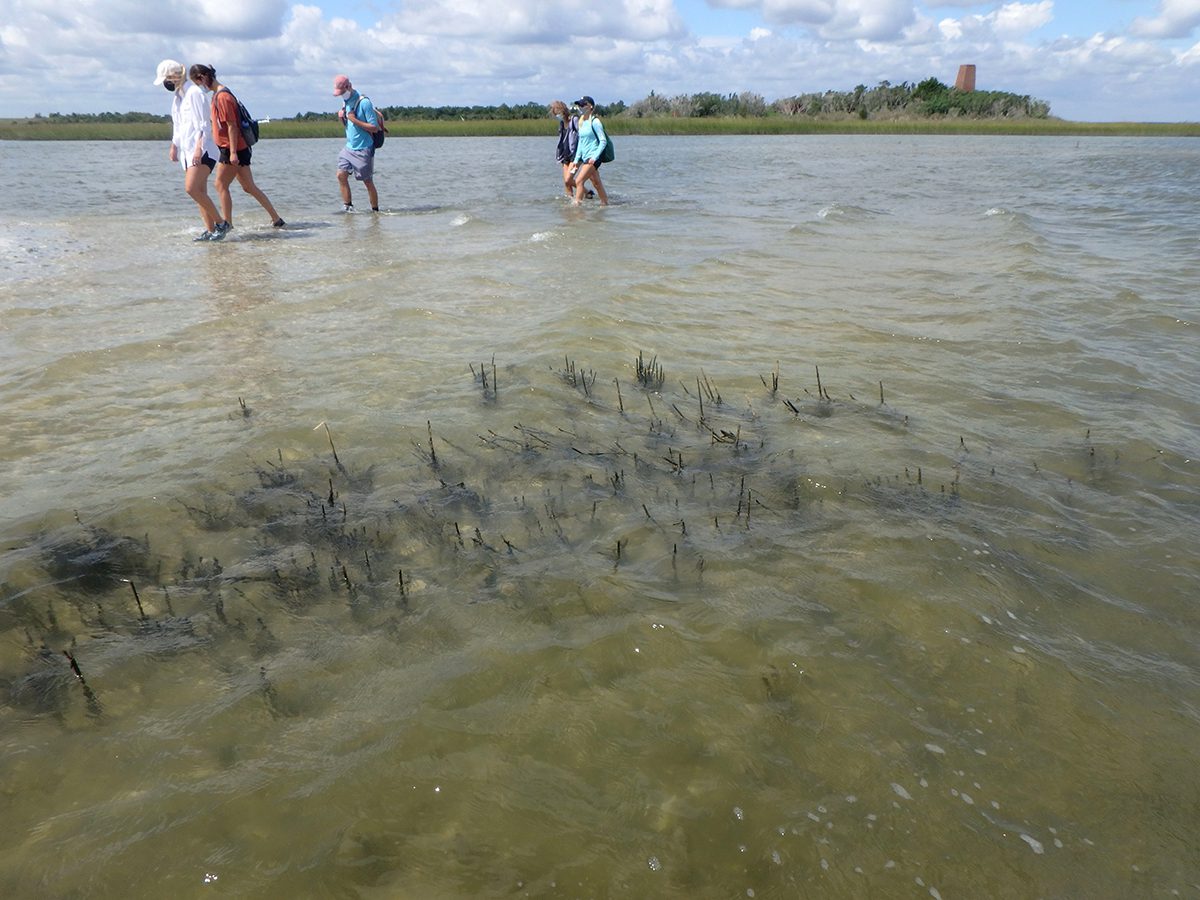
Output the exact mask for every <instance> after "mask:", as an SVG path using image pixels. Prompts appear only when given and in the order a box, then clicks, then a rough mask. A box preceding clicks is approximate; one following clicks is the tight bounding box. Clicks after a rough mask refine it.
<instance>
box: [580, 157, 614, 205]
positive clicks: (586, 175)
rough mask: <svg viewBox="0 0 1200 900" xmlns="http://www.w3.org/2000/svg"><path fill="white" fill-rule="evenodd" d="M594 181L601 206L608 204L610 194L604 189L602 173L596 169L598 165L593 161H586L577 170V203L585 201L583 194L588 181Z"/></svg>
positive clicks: (593, 185)
mask: <svg viewBox="0 0 1200 900" xmlns="http://www.w3.org/2000/svg"><path fill="white" fill-rule="evenodd" d="M589 181H590V182H591V183H592V187H594V188H595V189H596V196H597V197H599V198H600V205H601V206H608V194H607V193H605V191H604V185H603V184H602V183H601V181H600V173H599V172H598V171H596V167H595V166H593V165H592V164H591V163H588V162H585V163H583V164H581V165H580V166H579V168H578V169H576V170H575V201H574V202H575V203H582V202H583V194H584V190H585V186H586V183H587V182H589Z"/></svg>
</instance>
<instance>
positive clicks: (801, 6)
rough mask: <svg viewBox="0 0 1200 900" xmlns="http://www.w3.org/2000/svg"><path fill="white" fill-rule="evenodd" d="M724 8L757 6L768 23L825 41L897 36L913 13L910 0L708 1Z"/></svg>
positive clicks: (752, 7)
mask: <svg viewBox="0 0 1200 900" xmlns="http://www.w3.org/2000/svg"><path fill="white" fill-rule="evenodd" d="M709 5H710V6H715V7H723V8H726V9H757V10H758V11H759V12H760V13H761V14H762V17H763V18H764V19H765V20H766V21H767V22H770V23H772V24H778V25H798V26H802V27H805V28H808V29H811V30H812V31H813V33H814V34H816V35H818V36H819V37H822V38H825V39H828V40H853V39H858V38H865V39H868V40H887V39H889V38H895V37H899V36H900V35H901V33H902V31H903V29H904V27H905V26H906V25H908V24H909V23H911V22H912V21H913V19H914V17H915V15H916V13H915V10H914V7H913V2H912V0H709Z"/></svg>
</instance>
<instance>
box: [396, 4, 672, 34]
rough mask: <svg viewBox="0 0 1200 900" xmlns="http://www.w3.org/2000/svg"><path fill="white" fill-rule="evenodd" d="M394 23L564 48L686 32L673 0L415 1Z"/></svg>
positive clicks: (408, 27) (425, 30)
mask: <svg viewBox="0 0 1200 900" xmlns="http://www.w3.org/2000/svg"><path fill="white" fill-rule="evenodd" d="M392 22H393V23H394V25H395V27H397V28H400V29H403V30H405V31H411V32H416V33H419V34H429V35H444V36H451V37H478V38H484V39H487V40H489V41H501V42H504V43H523V44H554V43H561V42H562V41H563V40H564V39H565V38H566V37H567V36H568V35H572V34H573V35H581V36H582V35H598V36H602V37H609V38H614V39H625V40H638V41H657V40H667V39H674V38H680V37H682V36H683V35H684V34H685V33H686V31H687V29H686V28H685V26H684V24H683V19H682V18H681V17H680V15H679V11H678V10H677V9H676V8H675V3H674V2H673V0H618V2H609V3H594V2H590V0H558V2H554V3H546V2H543V0H505V2H504V3H502V4H501V3H496V4H492V3H478V2H469V0H413V2H407V3H405V4H404V5H403V6H402V7H401V9H400V11H399V12H398V13H397V14H396V15H395V17H394V18H393V19H392Z"/></svg>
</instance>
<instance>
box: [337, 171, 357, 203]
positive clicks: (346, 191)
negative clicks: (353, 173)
mask: <svg viewBox="0 0 1200 900" xmlns="http://www.w3.org/2000/svg"><path fill="white" fill-rule="evenodd" d="M337 179H338V189H339V190H341V192H342V202H343V203H344V204H346V205H347V206H350V205H352V204H353V202H354V201H352V200H351V199H350V173H349V172H347V171H346V170H345V169H338V173H337Z"/></svg>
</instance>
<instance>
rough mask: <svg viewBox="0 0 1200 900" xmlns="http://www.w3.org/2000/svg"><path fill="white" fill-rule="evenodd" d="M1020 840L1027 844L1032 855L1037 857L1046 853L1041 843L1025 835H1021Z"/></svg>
mask: <svg viewBox="0 0 1200 900" xmlns="http://www.w3.org/2000/svg"><path fill="white" fill-rule="evenodd" d="M1021 840H1023V841H1024V842H1025V843H1027V844H1028V845H1029V847H1030V849H1031V850H1033V852H1034V853H1036V854H1038V856H1041V855H1042V854H1043V853H1045V852H1046V850H1045V848H1044V847H1043V846H1042V842H1041V841H1039V840H1038V839H1037V838H1034V837H1030V836H1029V835H1027V834H1022V835H1021Z"/></svg>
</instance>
